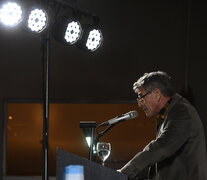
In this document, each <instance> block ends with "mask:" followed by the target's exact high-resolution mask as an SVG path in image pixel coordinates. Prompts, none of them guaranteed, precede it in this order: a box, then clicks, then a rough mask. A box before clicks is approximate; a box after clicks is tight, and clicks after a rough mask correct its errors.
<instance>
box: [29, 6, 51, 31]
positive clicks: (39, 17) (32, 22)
mask: <svg viewBox="0 0 207 180" xmlns="http://www.w3.org/2000/svg"><path fill="white" fill-rule="evenodd" d="M47 23H48V16H47V13H46V12H45V11H44V10H43V9H34V10H32V11H31V12H30V15H29V19H28V27H29V29H30V30H31V31H34V32H37V33H40V32H42V31H43V30H44V29H45V28H46V27H47Z"/></svg>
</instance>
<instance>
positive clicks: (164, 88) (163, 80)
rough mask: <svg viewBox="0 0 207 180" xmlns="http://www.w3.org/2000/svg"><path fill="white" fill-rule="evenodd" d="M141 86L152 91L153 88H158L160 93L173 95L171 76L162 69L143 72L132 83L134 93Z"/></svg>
mask: <svg viewBox="0 0 207 180" xmlns="http://www.w3.org/2000/svg"><path fill="white" fill-rule="evenodd" d="M141 87H143V88H144V89H145V90H146V91H152V90H153V89H155V88H158V89H160V91H161V93H162V94H163V95H164V96H167V97H171V96H173V95H174V90H173V86H172V82H171V77H170V76H168V74H167V73H166V72H163V71H157V72H150V73H145V74H144V75H143V76H142V77H140V78H139V79H138V80H137V82H135V83H134V84H133V90H134V91H135V93H138V89H139V88H141Z"/></svg>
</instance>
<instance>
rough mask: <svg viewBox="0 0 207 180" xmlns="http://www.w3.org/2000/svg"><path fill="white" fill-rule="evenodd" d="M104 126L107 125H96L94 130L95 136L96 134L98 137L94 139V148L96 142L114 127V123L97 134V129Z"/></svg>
mask: <svg viewBox="0 0 207 180" xmlns="http://www.w3.org/2000/svg"><path fill="white" fill-rule="evenodd" d="M105 125H107V123H106V122H104V123H102V124H100V125H98V126H97V128H96V134H98V136H97V137H96V138H95V142H94V144H95V147H96V144H97V142H98V141H99V139H100V138H101V137H102V136H103V135H104V134H106V133H107V132H108V131H109V130H110V129H111V128H112V127H114V126H115V123H114V124H111V125H110V126H109V127H107V128H106V129H105V130H103V131H102V132H100V133H99V132H98V129H99V128H100V127H102V126H105Z"/></svg>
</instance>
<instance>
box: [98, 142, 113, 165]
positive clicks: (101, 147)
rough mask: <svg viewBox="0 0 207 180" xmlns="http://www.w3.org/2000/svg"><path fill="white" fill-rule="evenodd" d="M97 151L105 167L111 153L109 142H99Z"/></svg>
mask: <svg viewBox="0 0 207 180" xmlns="http://www.w3.org/2000/svg"><path fill="white" fill-rule="evenodd" d="M96 151H97V154H98V156H99V158H100V159H101V162H102V165H103V166H104V162H105V161H106V159H107V158H108V157H109V155H110V153H111V144H110V143H107V142H98V143H97V146H96Z"/></svg>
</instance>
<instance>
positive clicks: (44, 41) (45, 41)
mask: <svg viewBox="0 0 207 180" xmlns="http://www.w3.org/2000/svg"><path fill="white" fill-rule="evenodd" d="M41 46H42V63H43V151H42V152H43V158H42V161H43V167H42V168H43V169H42V170H43V172H42V180H49V173H48V169H49V168H48V165H49V163H48V137H49V61H50V32H49V28H48V29H47V32H46V34H43V35H42V37H41Z"/></svg>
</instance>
